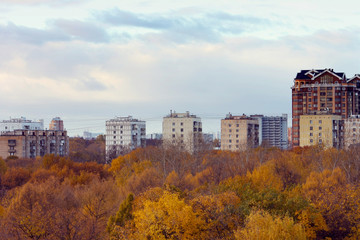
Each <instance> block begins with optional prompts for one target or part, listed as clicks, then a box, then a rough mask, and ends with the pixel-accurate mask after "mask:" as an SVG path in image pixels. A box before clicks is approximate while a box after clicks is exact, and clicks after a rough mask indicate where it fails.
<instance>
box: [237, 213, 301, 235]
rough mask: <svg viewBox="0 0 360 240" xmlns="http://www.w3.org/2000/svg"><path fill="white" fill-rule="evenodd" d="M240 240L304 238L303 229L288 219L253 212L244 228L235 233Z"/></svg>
mask: <svg viewBox="0 0 360 240" xmlns="http://www.w3.org/2000/svg"><path fill="white" fill-rule="evenodd" d="M235 238H236V239H241V240H258V239H267V240H302V239H304V240H305V239H307V238H306V232H305V229H304V227H303V226H302V225H301V224H300V223H294V220H293V219H292V218H290V217H287V216H285V217H283V218H281V217H273V216H271V215H270V214H269V213H267V212H264V211H254V212H252V213H251V214H250V215H249V217H248V218H247V222H246V225H245V227H244V228H241V229H238V230H237V231H236V232H235Z"/></svg>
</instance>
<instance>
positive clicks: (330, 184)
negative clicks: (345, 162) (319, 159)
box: [303, 168, 346, 202]
mask: <svg viewBox="0 0 360 240" xmlns="http://www.w3.org/2000/svg"><path fill="white" fill-rule="evenodd" d="M345 185H346V177H345V174H344V172H343V171H341V170H340V169H339V168H336V169H335V170H334V171H330V170H324V171H323V172H321V173H317V172H312V173H311V174H310V176H309V177H308V179H307V180H306V183H305V184H304V185H303V191H304V193H305V195H306V196H307V197H308V198H309V199H310V200H312V201H313V202H317V201H318V200H319V199H321V198H323V197H324V195H326V194H329V193H333V192H334V191H335V190H339V189H341V188H343V187H345Z"/></svg>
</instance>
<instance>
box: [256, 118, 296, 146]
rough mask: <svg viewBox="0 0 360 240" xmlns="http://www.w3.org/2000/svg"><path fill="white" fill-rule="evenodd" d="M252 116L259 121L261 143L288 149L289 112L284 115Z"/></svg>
mask: <svg viewBox="0 0 360 240" xmlns="http://www.w3.org/2000/svg"><path fill="white" fill-rule="evenodd" d="M250 117H252V118H255V119H258V121H259V144H260V145H261V144H264V145H266V146H269V147H278V148H280V149H283V150H285V149H287V148H288V145H289V142H288V133H287V130H288V129H287V114H283V115H282V116H264V115H251V116H250Z"/></svg>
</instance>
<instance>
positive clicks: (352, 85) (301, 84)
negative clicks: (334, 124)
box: [291, 69, 360, 146]
mask: <svg viewBox="0 0 360 240" xmlns="http://www.w3.org/2000/svg"><path fill="white" fill-rule="evenodd" d="M291 90H292V145H293V146H299V145H300V132H301V129H300V116H301V115H304V114H314V113H316V112H323V113H327V114H331V115H339V116H340V117H341V118H342V119H345V118H347V117H349V116H351V115H358V114H359V113H360V94H359V93H360V75H358V74H356V75H355V76H354V77H353V78H349V79H348V78H346V75H345V73H343V72H335V71H334V70H333V69H316V70H315V69H312V70H301V71H300V72H298V73H297V75H296V77H295V79H294V85H293V86H292V87H291Z"/></svg>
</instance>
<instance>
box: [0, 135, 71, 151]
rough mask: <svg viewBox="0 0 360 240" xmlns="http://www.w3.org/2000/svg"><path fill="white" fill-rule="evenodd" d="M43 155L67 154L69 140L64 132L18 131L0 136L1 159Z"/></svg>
mask: <svg viewBox="0 0 360 240" xmlns="http://www.w3.org/2000/svg"><path fill="white" fill-rule="evenodd" d="M45 154H55V155H58V156H66V155H68V154H69V138H68V136H67V132H66V131H54V130H27V129H19V130H14V131H8V132H4V133H2V134H1V135H0V156H1V157H2V158H7V157H9V156H17V157H20V158H35V157H37V156H44V155H45Z"/></svg>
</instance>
